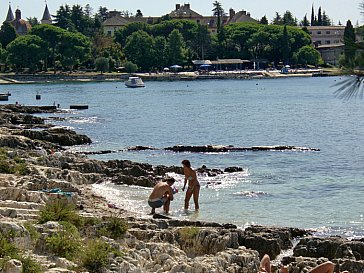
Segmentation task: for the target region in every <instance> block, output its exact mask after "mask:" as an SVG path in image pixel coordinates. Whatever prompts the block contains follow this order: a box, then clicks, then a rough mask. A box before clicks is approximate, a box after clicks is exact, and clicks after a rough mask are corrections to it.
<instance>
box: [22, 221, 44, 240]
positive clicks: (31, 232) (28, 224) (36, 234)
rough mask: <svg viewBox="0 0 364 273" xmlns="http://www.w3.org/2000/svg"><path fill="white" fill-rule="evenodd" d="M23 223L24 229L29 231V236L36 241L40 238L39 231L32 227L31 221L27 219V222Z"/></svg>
mask: <svg viewBox="0 0 364 273" xmlns="http://www.w3.org/2000/svg"><path fill="white" fill-rule="evenodd" d="M23 225H24V227H25V228H26V230H27V231H28V232H29V235H30V238H31V239H32V240H33V241H37V240H38V239H39V238H40V233H39V232H38V231H37V229H36V228H35V227H34V225H33V223H32V222H30V221H28V222H25V223H24V224H23Z"/></svg>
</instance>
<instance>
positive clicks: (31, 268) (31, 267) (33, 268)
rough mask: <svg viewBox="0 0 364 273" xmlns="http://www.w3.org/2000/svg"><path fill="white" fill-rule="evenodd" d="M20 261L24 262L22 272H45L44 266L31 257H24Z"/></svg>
mask: <svg viewBox="0 0 364 273" xmlns="http://www.w3.org/2000/svg"><path fill="white" fill-rule="evenodd" d="M20 261H21V262H22V264H23V270H22V273H41V272H43V270H42V267H41V266H40V264H39V263H37V262H36V261H34V260H33V259H32V258H30V257H22V258H21V259H20Z"/></svg>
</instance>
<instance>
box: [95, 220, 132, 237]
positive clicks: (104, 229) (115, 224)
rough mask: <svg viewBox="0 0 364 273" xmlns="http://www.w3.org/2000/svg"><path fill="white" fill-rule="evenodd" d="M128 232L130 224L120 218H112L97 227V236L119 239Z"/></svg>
mask: <svg viewBox="0 0 364 273" xmlns="http://www.w3.org/2000/svg"><path fill="white" fill-rule="evenodd" d="M127 230H128V224H127V223H126V222H125V221H124V220H123V219H120V218H116V217H111V218H108V219H106V222H103V223H102V224H100V225H99V226H98V227H97V235H99V236H106V237H110V238H112V239H115V240H116V239H119V238H122V237H123V236H124V234H125V233H126V231H127Z"/></svg>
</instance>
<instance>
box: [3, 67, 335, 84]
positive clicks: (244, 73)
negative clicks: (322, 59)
mask: <svg viewBox="0 0 364 273" xmlns="http://www.w3.org/2000/svg"><path fill="white" fill-rule="evenodd" d="M315 73H316V74H317V73H324V74H328V75H337V74H338V72H337V71H332V70H330V71H327V70H323V69H291V70H289V71H288V73H281V71H280V70H234V71H200V72H198V71H194V72H161V73H133V74H129V73H104V74H100V73H97V72H87V73H84V72H71V73H56V74H54V73H37V74H15V73H9V74H0V84H26V83H44V82H67V81H74V82H94V81H125V80H127V79H128V77H129V76H131V75H136V76H139V77H141V78H143V80H154V81H174V80H201V79H202V80H204V79H257V78H285V77H312V75H313V74H315Z"/></svg>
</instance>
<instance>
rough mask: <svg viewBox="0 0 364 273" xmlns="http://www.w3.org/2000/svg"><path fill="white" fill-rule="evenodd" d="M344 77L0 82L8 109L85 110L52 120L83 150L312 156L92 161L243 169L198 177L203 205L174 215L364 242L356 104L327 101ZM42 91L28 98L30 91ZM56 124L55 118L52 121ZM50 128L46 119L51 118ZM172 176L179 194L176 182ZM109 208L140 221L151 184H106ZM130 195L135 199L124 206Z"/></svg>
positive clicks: (362, 120) (175, 207)
mask: <svg viewBox="0 0 364 273" xmlns="http://www.w3.org/2000/svg"><path fill="white" fill-rule="evenodd" d="M340 80H341V79H340V78H338V77H330V78H292V79H263V80H206V81H186V82H183V81H182V82H146V87H145V88H142V89H127V88H125V87H124V84H123V83H122V82H110V83H83V84H44V85H35V84H33V85H6V86H2V87H1V88H2V91H1V92H2V93H6V92H8V91H9V92H10V93H12V96H11V97H9V98H10V103H15V101H18V102H19V103H22V104H31V105H37V104H38V105H39V104H47V105H48V104H53V103H54V102H55V103H56V104H57V103H59V104H60V105H61V108H66V109H68V108H69V105H70V104H88V105H89V109H88V110H85V111H69V112H68V113H66V114H54V115H53V114H47V115H45V116H61V117H65V118H66V120H65V121H63V122H57V124H60V125H66V126H70V127H73V128H74V129H75V130H77V131H78V132H80V133H84V134H87V135H88V136H90V137H91V138H92V140H93V141H94V143H93V144H92V145H90V146H85V147H77V149H82V150H104V149H112V150H122V149H125V148H127V147H129V146H133V145H145V146H153V147H156V148H163V147H168V146H173V145H176V144H183V145H205V144H222V145H234V146H244V147H245V146H258V145H295V146H306V147H313V148H319V149H321V151H319V152H273V151H272V152H240V153H218V154H203V153H199V154H191V153H179V154H176V153H172V152H166V151H162V150H157V151H142V152H128V151H125V150H124V151H120V152H117V153H113V154H107V155H100V156H95V158H97V159H103V160H107V159H129V160H133V161H139V162H148V163H151V164H153V165H157V164H163V165H180V162H181V161H182V159H189V160H190V161H191V162H192V165H193V167H196V168H197V167H200V166H201V165H203V164H204V165H206V166H207V167H209V168H224V167H227V166H240V167H242V168H243V169H244V172H242V173H235V174H231V175H223V176H218V177H214V178H207V177H199V179H200V182H201V184H202V189H201V204H200V206H201V210H200V212H199V213H198V214H195V213H192V212H191V213H187V214H186V213H184V212H183V210H182V206H183V205H182V203H183V193H178V194H177V195H176V196H175V197H176V198H175V199H176V200H175V201H174V202H173V203H172V214H173V215H174V216H176V217H187V218H191V219H199V220H213V221H219V222H232V223H235V224H237V225H239V226H240V225H242V226H243V225H249V224H252V223H255V224H274V225H279V226H295V227H303V228H315V229H317V230H318V231H319V232H321V233H323V234H342V235H345V236H349V237H355V236H364V211H363V207H364V206H363V205H364V202H363V193H364V168H363V167H364V147H363V144H364V101H363V100H352V101H349V102H345V101H342V100H340V99H338V98H335V96H334V95H333V92H334V90H335V88H334V87H332V85H333V84H335V83H337V82H338V81H340ZM37 92H39V93H40V94H41V96H42V99H41V100H40V101H36V100H35V95H36V93H37ZM52 122H53V121H52ZM53 123H55V122H53ZM171 175H174V176H175V177H176V178H177V179H178V182H177V186H179V187H181V183H182V182H181V181H182V177H180V176H178V175H175V174H171ZM98 190H99V191H103V192H104V194H105V195H108V196H109V198H111V199H112V201H113V202H115V203H118V204H120V205H124V206H127V208H128V209H131V210H135V211H139V212H141V213H143V214H145V213H147V212H148V211H149V209H148V208H147V206H146V202H145V199H146V198H147V196H148V194H149V193H150V189H144V188H135V187H134V188H132V187H122V186H112V185H103V186H102V188H99V189H98ZM130 200H132V201H133V202H129V201H130Z"/></svg>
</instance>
